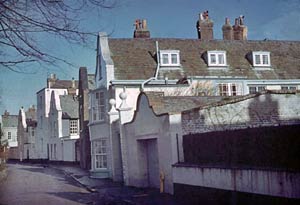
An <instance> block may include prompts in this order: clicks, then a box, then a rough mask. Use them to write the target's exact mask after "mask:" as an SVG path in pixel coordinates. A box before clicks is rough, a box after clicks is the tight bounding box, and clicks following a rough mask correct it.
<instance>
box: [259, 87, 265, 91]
mask: <svg viewBox="0 0 300 205" xmlns="http://www.w3.org/2000/svg"><path fill="white" fill-rule="evenodd" d="M257 90H258V92H262V91H264V90H265V87H264V86H259V87H257Z"/></svg>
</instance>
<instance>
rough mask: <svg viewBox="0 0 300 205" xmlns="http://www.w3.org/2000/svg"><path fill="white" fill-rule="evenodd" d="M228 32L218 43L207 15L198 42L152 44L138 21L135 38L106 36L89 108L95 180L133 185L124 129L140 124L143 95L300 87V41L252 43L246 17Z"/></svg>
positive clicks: (101, 38) (155, 41) (101, 42)
mask: <svg viewBox="0 0 300 205" xmlns="http://www.w3.org/2000/svg"><path fill="white" fill-rule="evenodd" d="M220 29H221V28H220ZM222 30H223V39H222V40H216V39H214V38H213V21H212V19H210V17H209V16H208V15H203V13H202V14H200V16H199V20H198V22H197V31H196V32H198V37H199V38H198V39H173V38H151V37H150V31H149V30H148V28H147V23H146V21H145V20H140V21H136V28H135V31H134V35H133V36H134V37H133V38H129V39H114V38H109V37H108V36H107V35H106V34H105V33H99V35H98V42H97V43H98V44H97V66H96V72H95V86H96V88H95V89H94V90H92V91H91V92H90V109H89V110H90V120H89V130H90V140H91V173H92V175H93V176H94V177H109V178H112V179H114V180H116V181H125V182H126V180H127V179H126V176H127V175H126V173H125V172H126V170H127V167H126V164H127V163H124V161H123V157H124V156H125V155H126V150H128V149H131V147H130V145H128V147H126V146H125V145H124V139H123V138H122V129H123V126H122V124H124V123H126V122H129V121H131V120H132V119H133V117H134V110H136V109H137V108H136V104H137V97H138V95H139V94H140V93H141V91H144V92H149V91H151V92H161V93H163V95H164V96H243V95H248V94H255V93H258V92H262V91H265V90H285V91H289V90H291V91H296V90H298V89H299V88H300V58H299V56H300V42H292V41H273V40H261V41H258V40H255V41H253V40H247V31H248V29H247V27H246V26H245V24H244V18H243V17H239V18H237V19H235V23H234V25H233V26H231V25H230V22H229V19H226V20H225V24H224V26H223V27H222ZM124 90H125V91H124ZM119 96H120V97H119ZM118 111H121V112H118ZM141 120H142V119H141ZM149 146H150V145H149ZM132 157H133V156H132ZM145 166H146V165H145ZM170 192H172V189H170Z"/></svg>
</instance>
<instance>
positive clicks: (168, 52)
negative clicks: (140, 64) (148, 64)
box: [159, 50, 180, 67]
mask: <svg viewBox="0 0 300 205" xmlns="http://www.w3.org/2000/svg"><path fill="white" fill-rule="evenodd" d="M163 56H167V59H168V62H166V63H164V59H165V58H164V57H163ZM173 56H176V58H175V59H176V61H177V62H175V63H173ZM159 61H160V62H159V65H160V66H171V67H176V66H180V51H179V50H160V51H159Z"/></svg>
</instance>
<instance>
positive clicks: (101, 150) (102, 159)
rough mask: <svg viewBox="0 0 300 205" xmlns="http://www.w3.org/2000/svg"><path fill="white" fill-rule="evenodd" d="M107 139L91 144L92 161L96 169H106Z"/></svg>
mask: <svg viewBox="0 0 300 205" xmlns="http://www.w3.org/2000/svg"><path fill="white" fill-rule="evenodd" d="M106 145H107V139H100V140H97V141H94V142H93V149H94V157H95V158H94V159H95V167H96V168H107V146H106Z"/></svg>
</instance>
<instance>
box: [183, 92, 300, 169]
mask: <svg viewBox="0 0 300 205" xmlns="http://www.w3.org/2000/svg"><path fill="white" fill-rule="evenodd" d="M196 113H199V112H194V113H193V114H195V115H197V114H196ZM248 114H249V117H250V119H249V122H248V123H246V124H248V125H249V127H248V128H246V129H235V130H230V129H229V130H223V131H212V132H207V133H195V134H188V135H185V136H183V149H184V159H185V163H191V164H197V165H200V166H205V167H219V168H233V167H235V168H247V169H248V168H250V169H253V168H254V169H271V170H272V169H276V170H278V169H279V170H292V171H293V170H296V171H299V170H300V159H299V156H300V149H299V147H300V138H299V137H298V136H299V133H300V125H285V126H278V125H280V119H279V103H278V102H277V101H276V100H274V99H272V96H271V95H270V94H267V95H263V96H259V97H257V98H254V99H252V101H251V103H250V105H249V107H248ZM193 117H201V116H199V115H198V116H193ZM292 120H294V119H292ZM250 125H251V126H250ZM231 126H232V127H239V125H235V124H232V125H231Z"/></svg>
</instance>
